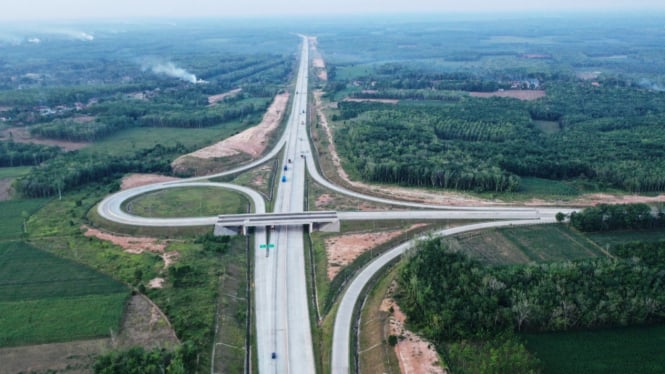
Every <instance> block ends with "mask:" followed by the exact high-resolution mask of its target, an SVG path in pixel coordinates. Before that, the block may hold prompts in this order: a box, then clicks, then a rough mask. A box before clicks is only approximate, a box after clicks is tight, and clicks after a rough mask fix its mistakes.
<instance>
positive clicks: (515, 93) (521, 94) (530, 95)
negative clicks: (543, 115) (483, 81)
mask: <svg viewBox="0 0 665 374" xmlns="http://www.w3.org/2000/svg"><path fill="white" fill-rule="evenodd" d="M469 95H471V96H473V97H510V98H513V99H519V100H537V99H540V98H542V97H545V96H546V93H545V91H543V90H506V91H496V92H470V93H469Z"/></svg>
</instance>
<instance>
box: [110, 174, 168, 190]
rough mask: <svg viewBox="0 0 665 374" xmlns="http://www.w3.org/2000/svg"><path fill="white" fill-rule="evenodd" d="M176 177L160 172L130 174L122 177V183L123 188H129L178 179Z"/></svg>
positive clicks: (121, 187)
mask: <svg viewBox="0 0 665 374" xmlns="http://www.w3.org/2000/svg"><path fill="white" fill-rule="evenodd" d="M178 179H179V178H176V177H169V176H166V175H159V174H129V175H126V176H125V177H124V178H122V183H121V184H120V189H121V190H127V189H130V188H134V187H139V186H145V185H148V184H153V183H160V182H169V181H174V180H178Z"/></svg>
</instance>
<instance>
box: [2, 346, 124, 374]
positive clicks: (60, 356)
mask: <svg viewBox="0 0 665 374" xmlns="http://www.w3.org/2000/svg"><path fill="white" fill-rule="evenodd" d="M110 349H111V339H93V340H80V341H75V342H65V343H50V344H38V345H28V346H22V347H10V348H0V363H2V364H1V365H0V373H3V374H10V373H11V374H16V373H44V372H48V371H49V370H51V371H55V372H57V373H67V374H84V373H85V374H88V373H92V365H93V364H94V363H95V356H97V355H99V354H100V353H103V352H106V351H108V350H110Z"/></svg>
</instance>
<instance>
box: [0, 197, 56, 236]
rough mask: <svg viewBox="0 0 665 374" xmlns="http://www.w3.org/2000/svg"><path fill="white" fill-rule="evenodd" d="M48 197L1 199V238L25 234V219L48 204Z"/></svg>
mask: <svg viewBox="0 0 665 374" xmlns="http://www.w3.org/2000/svg"><path fill="white" fill-rule="evenodd" d="M47 201H48V200H46V199H31V200H11V201H0V240H3V239H4V240H6V239H16V238H19V237H20V236H21V235H22V234H23V220H24V219H27V218H28V217H29V216H30V215H32V214H33V213H35V212H36V211H37V210H39V209H40V208H41V207H43V206H44V204H46V202H47Z"/></svg>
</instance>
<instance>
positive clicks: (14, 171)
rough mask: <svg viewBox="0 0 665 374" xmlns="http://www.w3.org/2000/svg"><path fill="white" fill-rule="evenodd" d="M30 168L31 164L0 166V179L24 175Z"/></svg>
mask: <svg viewBox="0 0 665 374" xmlns="http://www.w3.org/2000/svg"><path fill="white" fill-rule="evenodd" d="M30 169H32V167H31V166H17V167H13V168H0V179H5V178H17V177H20V176H23V175H26V174H28V173H29V172H30Z"/></svg>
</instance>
